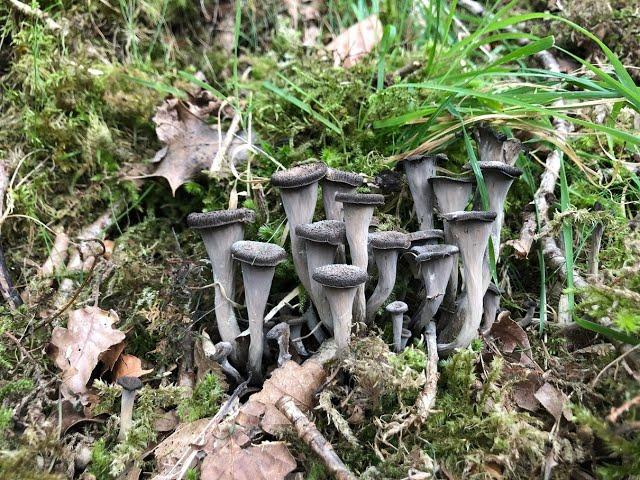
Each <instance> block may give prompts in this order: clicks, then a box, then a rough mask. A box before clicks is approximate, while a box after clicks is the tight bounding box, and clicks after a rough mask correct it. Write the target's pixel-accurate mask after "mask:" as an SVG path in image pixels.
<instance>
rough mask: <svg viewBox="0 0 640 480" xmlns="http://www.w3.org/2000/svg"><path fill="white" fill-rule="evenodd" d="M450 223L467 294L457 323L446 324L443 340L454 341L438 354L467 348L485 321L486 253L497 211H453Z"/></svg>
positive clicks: (441, 348) (460, 307) (445, 216)
mask: <svg viewBox="0 0 640 480" xmlns="http://www.w3.org/2000/svg"><path fill="white" fill-rule="evenodd" d="M443 218H444V220H445V221H446V222H447V223H448V224H449V230H450V232H451V236H452V239H453V241H454V243H455V245H456V246H457V247H458V249H459V250H460V257H461V259H462V266H463V268H464V281H465V291H464V296H463V298H461V300H460V302H459V304H458V312H457V320H458V321H457V322H451V323H449V324H448V325H446V327H445V329H444V330H443V331H442V332H441V338H444V339H448V338H452V341H451V342H450V343H448V344H444V345H442V344H441V345H439V346H438V351H439V352H440V351H441V352H442V353H443V354H448V353H450V352H451V351H453V350H454V349H456V348H466V347H467V346H468V345H469V344H470V343H471V341H472V340H473V339H474V338H475V336H476V334H477V332H478V328H479V327H480V322H481V321H482V311H483V310H482V303H483V297H484V293H485V288H484V287H483V269H482V267H483V264H484V252H485V251H486V248H487V242H488V240H489V235H490V234H491V227H492V225H493V221H494V220H495V218H496V213H495V212H478V211H471V212H453V213H448V214H446V215H443Z"/></svg>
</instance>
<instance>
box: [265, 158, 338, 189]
mask: <svg viewBox="0 0 640 480" xmlns="http://www.w3.org/2000/svg"><path fill="white" fill-rule="evenodd" d="M326 174H327V166H326V165H325V164H324V163H322V162H315V163H307V164H304V165H298V166H297V167H292V168H288V169H286V170H280V171H278V172H276V173H274V174H273V175H272V176H271V185H273V186H274V187H278V188H299V187H304V186H305V185H311V184H312V183H314V182H317V181H318V180H320V179H322V178H323V177H324V176H325V175H326Z"/></svg>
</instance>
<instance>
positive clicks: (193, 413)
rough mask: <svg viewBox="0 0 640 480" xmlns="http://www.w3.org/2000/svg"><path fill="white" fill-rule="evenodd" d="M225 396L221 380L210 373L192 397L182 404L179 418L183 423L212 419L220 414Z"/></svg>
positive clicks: (198, 385) (201, 381) (179, 408)
mask: <svg viewBox="0 0 640 480" xmlns="http://www.w3.org/2000/svg"><path fill="white" fill-rule="evenodd" d="M223 396H224V389H223V386H222V384H221V383H220V379H219V378H218V377H217V376H216V375H215V374H214V373H208V374H207V375H206V376H205V377H204V378H203V379H202V380H200V382H198V384H197V385H196V388H194V389H193V393H192V394H191V397H190V398H186V399H183V400H182V401H181V402H180V404H179V405H178V416H179V417H180V419H181V420H182V421H183V422H195V421H196V420H199V419H200V418H205V417H212V416H214V415H215V414H216V413H217V412H218V409H219V408H220V403H221V401H222V398H223Z"/></svg>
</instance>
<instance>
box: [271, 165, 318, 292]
mask: <svg viewBox="0 0 640 480" xmlns="http://www.w3.org/2000/svg"><path fill="white" fill-rule="evenodd" d="M326 173H327V166H326V165H325V164H324V163H322V162H315V163H307V164H304V165H299V166H297V167H293V168H289V169H287V170H282V171H279V172H276V173H274V174H273V175H272V176H271V185H273V186H274V187H277V188H279V189H280V198H281V199H282V206H283V207H284V212H285V214H286V215H287V221H288V223H289V235H290V236H291V255H292V256H293V265H294V267H295V269H296V273H297V274H298V278H300V281H301V282H302V285H303V286H304V288H305V289H306V290H307V291H309V290H310V288H309V272H308V270H307V264H306V258H305V254H304V242H301V241H300V240H299V239H298V236H297V235H296V227H297V226H298V225H301V224H303V223H309V222H311V220H312V219H313V213H314V212H315V209H316V202H317V200H318V182H319V181H320V180H321V179H322V178H323V177H324V176H325V175H326Z"/></svg>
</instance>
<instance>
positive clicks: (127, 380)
mask: <svg viewBox="0 0 640 480" xmlns="http://www.w3.org/2000/svg"><path fill="white" fill-rule="evenodd" d="M116 383H117V384H118V385H120V386H121V387H122V388H124V389H125V390H127V391H129V392H132V391H134V390H139V389H141V388H142V381H141V380H140V379H139V378H138V377H129V376H127V377H120V378H119V379H118V380H117V381H116Z"/></svg>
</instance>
